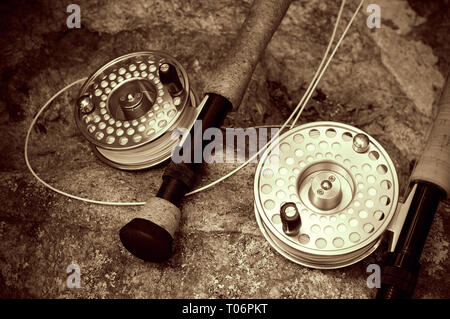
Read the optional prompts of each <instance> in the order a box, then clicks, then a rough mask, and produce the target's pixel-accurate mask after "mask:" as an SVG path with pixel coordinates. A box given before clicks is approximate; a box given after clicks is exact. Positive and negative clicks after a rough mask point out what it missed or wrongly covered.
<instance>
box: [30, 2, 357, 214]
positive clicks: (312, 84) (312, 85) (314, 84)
mask: <svg viewBox="0 0 450 319" xmlns="http://www.w3.org/2000/svg"><path fill="white" fill-rule="evenodd" d="M345 2H346V0H342V2H341V6H340V8H339V13H338V16H337V18H336V22H335V25H334V28H333V33H332V36H331V38H330V41H329V43H328V46H327V49H326V51H325V54H324V56H323V58H322V60H321V63H320V65H319V67H318V69H317V71H316V73H315V75H314V77H313V79H312V80H311V82H310V84H309V86H308V88H307V90H306V91H305V93H304V95H303V97H302V99H301V100H300V102H299V103H298V105H297V106H296V108H295V109H294V111H293V112H292V113H291V115H290V116H289V118H288V119H287V120H286V121H285V122H284V123H283V125H281V127H280V130H278V131H277V133H276V134H275V135H274V136H273V137H272V138H271V139H270V140H269V142H268V143H266V144H265V145H264V146H263V147H262V148H261V149H260V150H259V151H258V152H257V153H256V154H254V155H253V156H252V157H250V158H249V159H248V160H247V161H246V162H244V163H242V164H241V165H240V166H238V167H237V168H235V169H234V170H232V171H230V172H229V173H227V174H226V175H224V176H222V177H220V178H219V179H217V180H215V181H213V182H211V183H209V184H207V185H205V186H202V187H200V188H198V189H196V190H193V191H191V192H189V193H187V194H186V195H185V196H189V195H193V194H196V193H198V192H201V191H204V190H206V189H208V188H211V187H213V186H214V185H216V184H218V183H220V182H222V181H224V180H225V179H227V178H229V177H231V176H232V175H234V174H235V173H237V172H238V171H239V170H241V169H242V168H244V167H245V166H247V165H248V164H249V163H250V162H251V161H253V160H254V159H255V158H256V157H257V156H259V155H260V154H261V153H262V152H263V151H264V150H265V149H266V148H267V147H268V146H269V145H270V144H271V143H272V142H273V140H275V139H276V138H277V137H278V136H279V134H280V132H282V131H283V130H284V129H285V128H286V126H287V125H288V124H289V122H290V121H291V120H292V118H293V117H294V115H296V114H297V115H296V117H295V119H294V121H293V122H292V123H291V125H290V128H293V127H294V126H295V124H296V122H297V120H298V119H299V117H300V115H301V113H302V112H303V110H304V108H305V106H306V104H307V102H308V101H309V99H310V97H311V95H312V93H313V92H314V90H315V88H316V87H317V85H318V83H319V81H320V80H321V78H322V76H323V74H324V72H325V70H326V69H327V68H328V65H329V64H330V62H331V61H332V59H333V57H334V55H335V53H336V51H337V49H338V48H339V46H340V45H341V43H342V41H343V39H344V37H345V35H346V34H347V32H348V30H349V29H350V27H351V25H352V24H353V21H354V19H355V17H356V15H357V14H358V12H359V11H360V9H361V6H362V4H363V3H364V0H362V1H361V3H360V4H359V6H358V7H357V9H356V10H355V12H354V14H353V16H352V18H351V19H350V21H349V23H348V24H347V27H346V28H345V30H344V32H343V34H342V35H341V37H340V39H339V41H338V42H337V44H336V46H335V48H334V50H333V51H332V53H331V55H330V56H329V58H328V59H327V55H328V53H329V51H330V49H331V46H332V44H333V42H334V38H335V34H336V30H337V27H338V24H339V21H340V19H341V14H342V11H343V8H344V5H345ZM325 61H327V62H326V63H325V65H324V62H325ZM86 80H87V78H82V79H79V80H76V81H74V82H72V83H70V84H69V85H67V86H66V87H64V88H62V89H61V90H59V91H58V92H57V93H56V94H54V95H53V96H52V97H51V98H50V99H49V100H48V101H47V102H46V103H45V104H44V105H43V106H42V107H41V108H40V110H39V111H38V113H37V114H36V116H35V117H34V118H33V120H32V121H31V124H30V126H29V128H28V131H27V134H26V137H25V147H24V157H25V163H26V166H27V168H28V170H29V171H30V172H31V174H32V175H33V176H34V177H35V178H36V179H37V180H38V181H39V182H40V183H41V184H43V185H44V186H45V187H47V188H49V189H51V190H52V191H54V192H56V193H58V194H60V195H63V196H66V197H69V198H72V199H76V200H80V201H84V202H87V203H92V204H99V205H109V206H140V205H145V203H146V202H110V201H101V200H93V199H89V198H85V197H81V196H76V195H73V194H70V193H67V192H64V191H62V190H60V189H58V188H56V187H54V186H52V185H50V184H48V183H47V182H45V181H44V180H42V179H41V178H40V177H39V175H38V174H37V173H36V172H35V171H34V169H33V168H32V166H31V164H30V161H29V158H28V144H29V139H30V134H31V132H32V130H33V128H34V126H35V124H36V122H37V120H38V119H39V117H40V116H41V114H42V113H43V112H44V111H45V110H46V109H47V107H48V106H49V105H50V104H51V103H52V102H53V101H54V100H55V99H56V98H57V97H59V96H60V95H61V94H62V93H64V92H65V91H67V90H69V89H70V88H72V87H73V86H75V85H77V84H79V83H82V82H84V81H86ZM299 109H300V110H299ZM297 112H298V113H297ZM260 127H262V126H260ZM265 127H270V126H265Z"/></svg>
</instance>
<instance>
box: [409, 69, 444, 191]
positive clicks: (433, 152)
mask: <svg viewBox="0 0 450 319" xmlns="http://www.w3.org/2000/svg"><path fill="white" fill-rule="evenodd" d="M438 108H439V111H438V115H437V117H436V119H435V120H434V124H433V128H432V130H431V133H430V136H429V137H428V141H427V144H426V146H425V149H424V152H423V153H422V156H421V157H420V159H419V161H418V162H417V164H416V167H415V168H414V171H413V173H412V175H411V181H412V182H420V181H422V182H428V183H432V184H435V185H437V186H439V187H440V188H441V189H442V190H443V191H444V192H445V195H446V197H448V196H449V195H450V81H449V76H447V81H446V83H445V85H444V89H443V92H442V95H441V97H440V99H439V102H438Z"/></svg>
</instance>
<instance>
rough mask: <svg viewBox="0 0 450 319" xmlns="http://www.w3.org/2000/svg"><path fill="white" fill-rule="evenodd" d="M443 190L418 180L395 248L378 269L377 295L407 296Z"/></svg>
mask: <svg viewBox="0 0 450 319" xmlns="http://www.w3.org/2000/svg"><path fill="white" fill-rule="evenodd" d="M443 195H444V194H443V191H442V189H441V188H439V187H437V186H436V185H434V184H429V183H422V182H420V183H418V184H417V189H416V192H415V194H414V197H413V200H412V202H411V206H410V208H409V210H408V214H407V216H406V219H405V223H404V225H403V228H402V231H401V233H400V236H399V239H398V242H397V245H396V247H395V250H394V252H392V253H388V254H387V256H386V258H385V261H384V265H383V267H382V271H381V288H379V289H378V291H377V296H376V298H377V299H409V298H411V296H412V294H413V292H414V288H415V286H416V283H417V277H418V274H419V269H420V255H421V254H422V250H423V247H424V245H425V241H426V239H427V236H428V232H429V231H430V228H431V224H432V222H433V218H434V215H435V213H436V210H437V208H438V205H439V202H440V200H441V199H442V198H443Z"/></svg>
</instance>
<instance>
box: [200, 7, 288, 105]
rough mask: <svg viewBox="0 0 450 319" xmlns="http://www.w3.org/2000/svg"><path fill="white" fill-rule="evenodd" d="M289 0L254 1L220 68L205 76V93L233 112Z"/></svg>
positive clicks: (284, 12)
mask: <svg viewBox="0 0 450 319" xmlns="http://www.w3.org/2000/svg"><path fill="white" fill-rule="evenodd" d="M291 1H292V0H254V2H253V5H252V8H251V10H250V13H249V15H248V16H247V18H246V19H245V21H244V24H243V25H242V27H241V30H240V35H239V36H238V37H237V40H236V42H235V43H234V45H233V47H232V48H231V49H230V51H229V53H228V54H227V57H226V58H225V60H224V61H222V62H221V63H220V66H219V67H218V68H217V69H216V70H215V71H214V72H213V73H212V74H211V75H210V76H209V77H208V79H209V80H208V81H209V82H208V84H206V87H205V90H204V92H205V94H207V93H215V94H218V95H221V96H223V97H224V98H226V99H228V101H230V102H231V104H232V105H233V109H237V108H238V106H239V104H240V103H241V101H242V97H243V96H244V93H245V90H246V89H247V86H248V83H249V81H250V79H251V77H252V74H253V71H254V69H255V67H256V65H257V64H258V61H259V60H260V58H261V56H262V54H263V52H264V50H265V48H266V46H267V44H268V43H269V41H270V39H271V38H272V35H273V34H274V32H275V30H276V29H277V28H278V26H279V24H280V23H281V20H282V19H283V17H284V15H285V14H286V11H287V9H288V7H289V5H290V3H291Z"/></svg>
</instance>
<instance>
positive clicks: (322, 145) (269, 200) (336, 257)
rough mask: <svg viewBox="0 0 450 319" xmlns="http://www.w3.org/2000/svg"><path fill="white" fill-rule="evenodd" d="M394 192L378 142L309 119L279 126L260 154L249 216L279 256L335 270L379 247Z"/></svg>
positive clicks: (360, 133) (349, 128)
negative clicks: (281, 128) (291, 126)
mask: <svg viewBox="0 0 450 319" xmlns="http://www.w3.org/2000/svg"><path fill="white" fill-rule="evenodd" d="M398 192H399V188H398V180H397V173H396V171H395V167H394V165H393V163H392V161H391V159H390V158H389V155H388V154H387V153H386V151H385V150H384V149H383V147H382V146H381V145H380V144H379V143H378V142H377V141H375V140H374V139H373V138H372V137H369V136H368V135H367V134H365V133H364V132H363V131H361V130H359V129H357V128H355V127H352V126H350V125H346V124H340V123H335V122H315V123H309V124H305V125H302V126H299V127H296V128H294V129H292V130H289V131H288V132H286V133H284V134H283V135H281V136H280V137H279V139H278V140H277V141H276V142H274V143H273V144H272V145H271V146H270V147H269V148H268V149H267V150H266V151H265V153H264V154H263V155H262V157H261V160H260V161H259V164H258V167H257V170H256V174H255V182H254V197H255V215H256V220H257V222H258V225H259V227H260V229H261V231H262V233H263V235H264V236H265V238H266V239H267V240H268V241H269V243H270V244H271V245H272V246H273V248H275V250H277V251H278V252H279V253H280V254H281V255H283V256H284V257H286V258H288V259H290V260H291V261H293V262H296V263H298V264H300V265H304V266H307V267H311V268H318V269H334V268H340V267H345V266H348V265H351V264H353V263H356V262H358V261H360V260H362V259H363V258H365V257H366V256H368V255H369V254H371V253H372V252H373V251H374V250H375V249H376V248H377V247H378V245H379V243H380V241H381V239H382V236H381V235H382V234H383V232H384V231H385V230H386V228H387V226H388V225H389V223H390V221H391V219H392V217H393V216H394V213H395V211H396V208H397V202H398Z"/></svg>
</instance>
